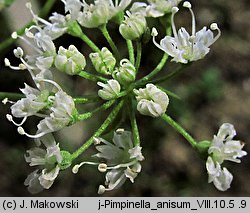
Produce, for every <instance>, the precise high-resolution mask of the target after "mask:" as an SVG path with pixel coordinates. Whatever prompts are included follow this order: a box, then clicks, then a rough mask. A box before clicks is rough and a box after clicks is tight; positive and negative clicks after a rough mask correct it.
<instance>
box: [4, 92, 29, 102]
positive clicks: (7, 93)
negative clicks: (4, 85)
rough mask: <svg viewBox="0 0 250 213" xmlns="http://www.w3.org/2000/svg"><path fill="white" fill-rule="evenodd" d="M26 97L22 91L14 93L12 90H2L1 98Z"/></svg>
mask: <svg viewBox="0 0 250 213" xmlns="http://www.w3.org/2000/svg"><path fill="white" fill-rule="evenodd" d="M23 97H25V96H24V95H23V94H21V93H12V92H0V100H3V99H4V98H8V99H11V100H13V101H14V100H18V99H20V98H23Z"/></svg>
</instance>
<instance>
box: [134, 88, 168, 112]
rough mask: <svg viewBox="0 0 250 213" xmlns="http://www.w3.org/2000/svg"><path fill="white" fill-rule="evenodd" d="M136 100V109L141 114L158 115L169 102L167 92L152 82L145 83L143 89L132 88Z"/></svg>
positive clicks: (164, 109)
mask: <svg viewBox="0 0 250 213" xmlns="http://www.w3.org/2000/svg"><path fill="white" fill-rule="evenodd" d="M134 93H135V94H136V100H137V101H138V104H137V110H138V111H139V112H140V113H141V114H142V115H148V116H151V117H158V116H161V115H162V114H164V113H165V112H166V110H167V107H168V104H169V98H168V96H167V94H166V93H165V92H163V91H161V90H160V89H158V88H157V87H156V86H155V85H153V84H147V85H146V88H145V89H142V88H140V89H139V90H136V89H135V90H134Z"/></svg>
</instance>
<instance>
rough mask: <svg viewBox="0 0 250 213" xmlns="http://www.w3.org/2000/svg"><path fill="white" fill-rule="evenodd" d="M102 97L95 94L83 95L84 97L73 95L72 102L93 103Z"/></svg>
mask: <svg viewBox="0 0 250 213" xmlns="http://www.w3.org/2000/svg"><path fill="white" fill-rule="evenodd" d="M101 100H102V99H101V98H100V97H99V96H96V95H85V96H84V97H83V96H82V97H75V98H74V102H75V104H87V103H93V102H97V101H101Z"/></svg>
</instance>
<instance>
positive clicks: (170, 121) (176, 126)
mask: <svg viewBox="0 0 250 213" xmlns="http://www.w3.org/2000/svg"><path fill="white" fill-rule="evenodd" d="M161 117H162V119H163V120H164V121H166V122H167V123H168V124H169V125H170V126H172V127H173V128H174V129H175V130H176V131H177V132H179V133H180V134H181V135H182V136H183V137H184V138H185V139H186V140H187V141H188V142H189V143H190V144H191V146H192V147H194V148H195V147H196V145H197V142H196V141H195V140H194V138H193V137H192V136H191V135H190V134H189V133H188V132H187V131H186V130H185V129H183V128H182V127H181V126H180V125H179V124H178V123H177V122H175V121H174V120H173V119H172V118H171V117H170V116H168V115H166V114H164V115H162V116H161Z"/></svg>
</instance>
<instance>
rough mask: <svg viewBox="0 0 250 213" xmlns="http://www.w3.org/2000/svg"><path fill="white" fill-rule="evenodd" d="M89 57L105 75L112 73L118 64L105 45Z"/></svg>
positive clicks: (97, 69) (98, 70)
mask: <svg viewBox="0 0 250 213" xmlns="http://www.w3.org/2000/svg"><path fill="white" fill-rule="evenodd" d="M89 57H90V59H91V61H92V64H93V66H94V67H95V69H96V71H97V72H99V73H102V74H104V75H111V73H112V72H113V70H114V67H115V64H116V59H115V58H114V56H113V54H112V53H111V52H110V51H109V50H108V48H106V47H103V48H102V50H101V52H96V53H90V54H89Z"/></svg>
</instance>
